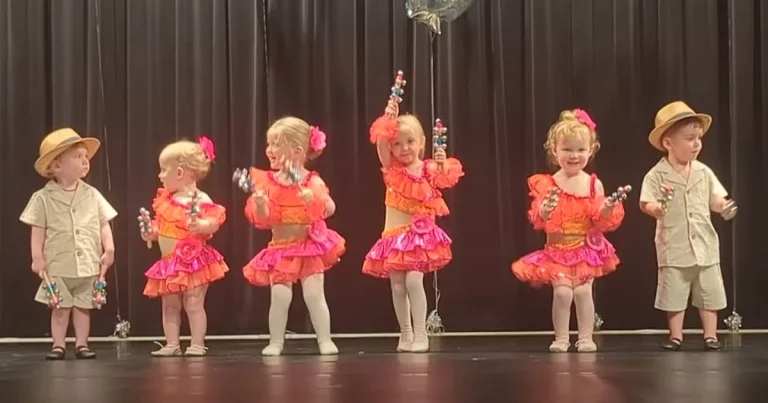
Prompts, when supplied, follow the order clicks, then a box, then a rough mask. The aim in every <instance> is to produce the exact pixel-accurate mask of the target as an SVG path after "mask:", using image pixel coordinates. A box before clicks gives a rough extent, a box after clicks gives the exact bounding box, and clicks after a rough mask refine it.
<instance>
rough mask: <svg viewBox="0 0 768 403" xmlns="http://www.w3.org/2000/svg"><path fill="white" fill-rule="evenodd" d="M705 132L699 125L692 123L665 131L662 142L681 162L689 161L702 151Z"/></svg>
mask: <svg viewBox="0 0 768 403" xmlns="http://www.w3.org/2000/svg"><path fill="white" fill-rule="evenodd" d="M703 134H704V133H703V130H702V129H701V127H700V126H699V125H696V124H690V125H687V126H683V127H681V128H680V129H678V130H675V131H674V132H667V133H665V134H664V137H663V138H662V140H661V142H662V144H663V145H664V148H666V149H667V152H668V153H669V155H670V156H671V157H673V158H674V159H675V160H677V161H679V162H682V163H687V162H690V161H693V160H695V159H696V158H697V157H698V156H699V154H700V153H701V147H702V143H701V136H702V135H703Z"/></svg>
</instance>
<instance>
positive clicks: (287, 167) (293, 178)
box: [280, 156, 315, 204]
mask: <svg viewBox="0 0 768 403" xmlns="http://www.w3.org/2000/svg"><path fill="white" fill-rule="evenodd" d="M280 161H281V162H282V165H283V169H282V171H283V172H284V173H285V176H286V177H287V178H288V180H289V181H290V182H291V183H292V184H294V185H296V186H298V187H299V196H300V197H301V200H303V201H304V203H305V204H309V203H312V200H313V199H314V198H315V195H314V194H313V193H312V190H310V189H307V188H306V187H304V186H302V185H301V176H300V175H299V170H298V168H296V165H294V163H293V162H292V161H290V160H288V159H286V158H285V157H284V156H283V157H282V158H280Z"/></svg>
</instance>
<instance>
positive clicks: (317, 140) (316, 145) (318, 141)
mask: <svg viewBox="0 0 768 403" xmlns="http://www.w3.org/2000/svg"><path fill="white" fill-rule="evenodd" d="M309 133H310V135H309V147H310V148H311V149H313V150H315V151H322V150H323V149H324V148H325V146H326V143H325V138H326V136H325V133H323V131H322V130H320V128H319V127H317V126H310V127H309Z"/></svg>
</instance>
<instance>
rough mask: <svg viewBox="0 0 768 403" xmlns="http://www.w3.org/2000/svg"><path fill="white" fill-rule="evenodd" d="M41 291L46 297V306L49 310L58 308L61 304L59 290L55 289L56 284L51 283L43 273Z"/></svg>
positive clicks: (46, 274)
mask: <svg viewBox="0 0 768 403" xmlns="http://www.w3.org/2000/svg"><path fill="white" fill-rule="evenodd" d="M43 290H45V294H46V296H47V297H48V306H49V307H51V308H59V307H60V306H59V304H61V294H60V293H59V289H58V288H56V283H54V282H51V279H50V278H48V273H46V272H43Z"/></svg>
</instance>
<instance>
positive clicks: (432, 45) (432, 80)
mask: <svg viewBox="0 0 768 403" xmlns="http://www.w3.org/2000/svg"><path fill="white" fill-rule="evenodd" d="M435 38H437V34H435V33H434V32H430V34H429V71H430V84H429V93H430V94H429V95H430V108H431V113H432V121H433V122H434V121H435V119H437V116H436V112H435V110H436V105H435V91H436V85H435V82H436V80H437V79H436V76H437V72H436V71H435V52H436V51H437V49H436V45H437V41H436V40H435ZM434 155H435V146H434V145H433V146H432V157H433V158H434ZM432 288H433V289H434V290H435V312H437V311H438V308H439V306H440V286H439V284H438V280H437V271H435V272H434V273H433V277H432Z"/></svg>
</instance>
